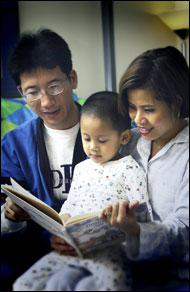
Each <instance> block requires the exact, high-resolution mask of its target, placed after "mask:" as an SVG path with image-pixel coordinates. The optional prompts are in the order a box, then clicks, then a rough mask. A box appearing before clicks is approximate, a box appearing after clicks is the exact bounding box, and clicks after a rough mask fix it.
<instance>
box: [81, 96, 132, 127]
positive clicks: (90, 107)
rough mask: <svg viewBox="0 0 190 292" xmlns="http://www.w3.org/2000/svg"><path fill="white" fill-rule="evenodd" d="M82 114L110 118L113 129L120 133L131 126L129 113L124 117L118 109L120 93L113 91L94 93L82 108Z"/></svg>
mask: <svg viewBox="0 0 190 292" xmlns="http://www.w3.org/2000/svg"><path fill="white" fill-rule="evenodd" d="M82 115H87V116H92V117H97V118H100V119H102V120H109V121H110V122H111V123H112V127H113V129H115V130H116V131H118V132H119V133H121V132H123V131H124V130H126V129H130V128H131V120H130V117H129V115H125V116H124V117H123V116H122V115H121V114H120V113H119V111H118V94H117V93H115V92H111V91H100V92H96V93H94V94H92V95H91V96H90V97H89V98H88V99H87V100H86V102H85V103H84V105H83V106H82V108H81V112H80V117H81V116H82Z"/></svg>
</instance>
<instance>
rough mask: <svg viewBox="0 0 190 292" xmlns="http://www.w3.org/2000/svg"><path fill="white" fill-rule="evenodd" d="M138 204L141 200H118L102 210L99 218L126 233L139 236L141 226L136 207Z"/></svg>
mask: <svg viewBox="0 0 190 292" xmlns="http://www.w3.org/2000/svg"><path fill="white" fill-rule="evenodd" d="M138 204H139V201H133V202H132V203H129V202H116V203H114V204H112V205H109V206H107V207H106V208H105V209H104V210H102V212H101V213H100V216H99V218H100V219H102V220H104V221H106V222H107V223H108V224H110V225H113V226H115V227H117V228H118V229H120V230H121V231H122V232H124V233H126V234H131V235H137V236H138V235H139V233H140V226H139V224H138V223H137V220H136V215H135V209H134V208H135V206H137V205H138Z"/></svg>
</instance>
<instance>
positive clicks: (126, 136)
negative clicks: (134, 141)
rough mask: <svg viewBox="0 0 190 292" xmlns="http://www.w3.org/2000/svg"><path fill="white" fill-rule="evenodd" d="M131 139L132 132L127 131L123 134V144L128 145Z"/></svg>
mask: <svg viewBox="0 0 190 292" xmlns="http://www.w3.org/2000/svg"><path fill="white" fill-rule="evenodd" d="M130 139H131V130H129V129H128V130H125V131H123V132H122V134H121V144H122V145H126V144H127V143H128V142H129V141H130Z"/></svg>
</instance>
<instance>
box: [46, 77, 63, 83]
mask: <svg viewBox="0 0 190 292" xmlns="http://www.w3.org/2000/svg"><path fill="white" fill-rule="evenodd" d="M60 81H63V79H58V78H55V79H52V80H50V81H48V83H47V84H50V83H53V82H60Z"/></svg>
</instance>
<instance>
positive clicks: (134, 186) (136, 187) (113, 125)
mask: <svg viewBox="0 0 190 292" xmlns="http://www.w3.org/2000/svg"><path fill="white" fill-rule="evenodd" d="M117 98H118V97H117V94H116V93H113V92H99V93H95V94H93V95H92V96H91V97H89V98H88V99H87V101H86V103H85V104H84V106H83V107H82V109H81V116H80V127H81V135H82V142H83V147H84V151H85V153H86V155H87V156H88V157H89V158H90V159H87V160H86V161H83V162H82V163H79V164H78V165H77V166H76V168H75V171H74V177H73V182H72V185H71V189H70V192H69V196H68V199H67V201H66V202H65V203H64V204H63V206H62V208H61V212H60V214H62V217H63V218H64V220H65V221H66V220H67V219H68V218H69V217H70V216H75V215H79V214H82V213H90V212H96V211H101V210H102V209H104V208H105V207H106V206H108V205H109V204H110V203H116V202H121V201H122V202H124V201H125V202H126V206H127V207H128V208H129V210H133V209H134V207H135V206H136V205H137V204H138V201H141V200H142V199H143V200H144V199H145V200H146V201H147V204H148V197H147V187H146V177H145V175H144V172H143V171H142V169H141V168H140V167H139V165H138V164H137V163H136V162H135V160H134V159H133V158H132V156H130V155H129V156H126V157H122V156H121V155H120V153H119V149H120V146H121V145H125V144H127V143H128V141H129V140H130V135H131V130H130V124H131V123H130V119H129V117H128V116H127V117H126V118H123V117H122V116H121V115H120V114H119V113H118V109H117ZM135 200H136V201H135ZM128 201H129V202H132V201H133V203H129V202H128ZM148 206H149V205H148ZM149 212H150V213H151V208H150V207H149ZM108 215H109V214H108ZM132 233H133V231H132ZM61 242H62V243H63V246H64V241H63V240H62V239H61V240H60V243H61ZM60 245H61V244H60ZM52 246H53V245H52ZM57 246H58V244H57ZM56 250H57V252H56V251H53V252H51V253H49V254H48V255H46V256H45V257H43V258H42V259H41V260H40V261H38V262H37V263H36V264H34V265H33V266H32V267H31V268H30V269H29V270H28V271H27V272H26V273H24V274H23V275H22V276H21V277H20V278H18V279H17V281H16V282H15V284H14V291H77V290H78V291H89V289H92V290H91V291H106V290H107V291H108V290H109V291H110V290H111V291H130V290H131V288H130V281H128V282H127V278H126V270H125V269H126V267H127V263H126V259H125V256H124V253H123V249H122V245H121V244H119V245H117V246H114V247H109V248H107V249H103V250H100V251H96V252H93V253H90V254H88V255H87V258H85V259H80V258H78V257H73V256H68V255H67V256H66V255H61V253H62V254H63V252H61V248H59V247H57V248H56ZM63 250H64V249H63ZM65 254H66V253H65ZM67 254H69V253H67ZM70 255H74V252H73V251H72V249H71V252H70ZM80 289H81V290H80Z"/></svg>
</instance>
